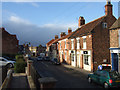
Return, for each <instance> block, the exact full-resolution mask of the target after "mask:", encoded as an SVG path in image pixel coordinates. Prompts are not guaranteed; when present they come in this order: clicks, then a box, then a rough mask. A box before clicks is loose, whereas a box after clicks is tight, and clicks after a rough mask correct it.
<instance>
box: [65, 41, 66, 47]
mask: <svg viewBox="0 0 120 90" xmlns="http://www.w3.org/2000/svg"><path fill="white" fill-rule="evenodd" d="M65 49H66V41H65Z"/></svg>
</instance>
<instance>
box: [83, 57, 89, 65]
mask: <svg viewBox="0 0 120 90" xmlns="http://www.w3.org/2000/svg"><path fill="white" fill-rule="evenodd" d="M84 64H86V65H89V55H84Z"/></svg>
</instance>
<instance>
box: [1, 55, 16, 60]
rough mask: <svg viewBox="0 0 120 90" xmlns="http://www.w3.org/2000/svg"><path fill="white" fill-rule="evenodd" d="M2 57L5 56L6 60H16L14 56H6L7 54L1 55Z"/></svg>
mask: <svg viewBox="0 0 120 90" xmlns="http://www.w3.org/2000/svg"><path fill="white" fill-rule="evenodd" d="M3 57H4V58H6V59H7V60H12V61H16V59H15V58H11V57H8V56H3Z"/></svg>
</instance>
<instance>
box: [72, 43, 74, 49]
mask: <svg viewBox="0 0 120 90" xmlns="http://www.w3.org/2000/svg"><path fill="white" fill-rule="evenodd" d="M72 49H74V41H72Z"/></svg>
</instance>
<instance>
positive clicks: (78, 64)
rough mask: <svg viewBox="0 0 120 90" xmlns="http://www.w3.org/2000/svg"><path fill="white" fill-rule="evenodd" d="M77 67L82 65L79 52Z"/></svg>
mask: <svg viewBox="0 0 120 90" xmlns="http://www.w3.org/2000/svg"><path fill="white" fill-rule="evenodd" d="M77 67H80V55H79V54H77Z"/></svg>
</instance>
